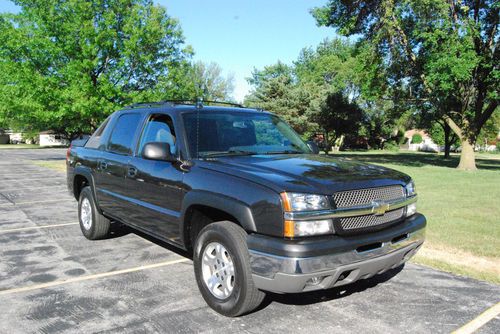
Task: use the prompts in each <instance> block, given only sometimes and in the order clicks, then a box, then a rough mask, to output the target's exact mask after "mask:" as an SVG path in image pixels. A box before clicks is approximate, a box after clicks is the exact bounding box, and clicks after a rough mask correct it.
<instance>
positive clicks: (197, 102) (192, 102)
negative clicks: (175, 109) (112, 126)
mask: <svg viewBox="0 0 500 334" xmlns="http://www.w3.org/2000/svg"><path fill="white" fill-rule="evenodd" d="M162 104H170V105H194V106H196V107H197V108H200V109H201V108H203V106H204V105H208V104H211V105H228V106H233V107H238V108H244V106H243V105H242V104H239V103H232V102H225V101H203V99H197V100H163V101H155V102H138V103H134V104H132V105H130V106H128V107H129V108H139V107H147V106H153V105H162Z"/></svg>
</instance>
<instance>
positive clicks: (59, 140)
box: [39, 130, 69, 146]
mask: <svg viewBox="0 0 500 334" xmlns="http://www.w3.org/2000/svg"><path fill="white" fill-rule="evenodd" d="M39 142H40V146H68V145H69V141H68V140H67V139H64V138H63V137H62V136H61V135H60V134H57V133H55V132H54V131H51V130H50V131H42V132H40V141H39Z"/></svg>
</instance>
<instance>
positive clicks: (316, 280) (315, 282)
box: [306, 276, 323, 285]
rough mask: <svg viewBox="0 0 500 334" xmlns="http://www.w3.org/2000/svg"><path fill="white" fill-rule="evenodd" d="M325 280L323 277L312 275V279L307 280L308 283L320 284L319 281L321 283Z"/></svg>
mask: <svg viewBox="0 0 500 334" xmlns="http://www.w3.org/2000/svg"><path fill="white" fill-rule="evenodd" d="M322 280H323V277H319V276H317V277H312V278H310V279H308V280H307V282H306V284H307V285H318V284H319V283H321V281H322Z"/></svg>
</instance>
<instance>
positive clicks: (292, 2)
mask: <svg viewBox="0 0 500 334" xmlns="http://www.w3.org/2000/svg"><path fill="white" fill-rule="evenodd" d="M155 1H156V2H158V3H160V4H161V5H163V6H165V7H166V8H167V12H168V13H169V15H171V16H173V17H176V18H177V19H179V21H180V24H181V27H182V29H183V31H184V36H185V37H186V43H187V44H189V45H191V46H192V47H193V48H194V51H195V53H196V54H195V57H194V58H195V60H201V61H203V62H212V61H213V62H216V63H218V64H219V65H221V67H222V68H223V69H224V71H225V73H226V74H229V73H231V74H233V76H234V79H235V90H234V97H235V99H236V100H237V101H240V102H241V101H242V100H243V98H244V97H245V95H246V94H247V93H248V91H249V89H250V87H249V85H248V83H247V82H246V78H247V77H249V76H250V74H251V72H252V69H253V68H254V67H255V68H259V69H260V68H262V67H264V66H265V65H270V64H273V63H275V62H276V61H278V60H281V61H282V62H285V63H288V64H291V63H292V61H294V60H295V59H296V58H297V56H298V55H299V52H300V50H301V49H302V48H303V47H308V46H316V45H317V44H318V43H319V42H321V41H322V40H324V39H325V38H327V37H328V38H331V37H333V36H334V34H335V33H334V31H333V30H332V29H328V28H319V27H317V26H316V23H315V21H314V19H313V17H312V16H311V14H309V9H311V8H313V7H316V6H321V5H323V4H325V3H326V2H327V0H239V1H235V0H155ZM17 10H18V9H17V8H16V7H15V6H14V5H13V4H12V3H11V2H10V1H8V0H0V12H15V11H17Z"/></svg>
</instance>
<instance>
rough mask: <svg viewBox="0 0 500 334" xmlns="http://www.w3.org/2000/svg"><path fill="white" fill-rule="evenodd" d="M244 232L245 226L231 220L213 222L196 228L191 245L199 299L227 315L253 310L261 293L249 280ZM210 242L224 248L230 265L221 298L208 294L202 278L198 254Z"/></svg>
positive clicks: (201, 255) (260, 297)
mask: <svg viewBox="0 0 500 334" xmlns="http://www.w3.org/2000/svg"><path fill="white" fill-rule="evenodd" d="M246 235H247V234H246V232H245V230H243V229H242V228H241V227H240V226H238V225H236V224H235V223H233V222H230V221H221V222H216V223H212V224H209V225H208V226H206V227H204V228H203V229H202V230H201V231H200V233H199V234H198V238H197V239H196V242H195V246H194V254H193V263H194V273H195V276H196V283H197V284H198V288H199V289H200V292H201V294H202V296H203V299H205V301H206V302H207V304H208V305H209V306H210V307H211V308H212V309H214V310H215V311H217V312H218V313H220V314H222V315H225V316H228V317H236V316H239V315H243V314H246V313H249V312H251V311H253V310H254V309H256V308H257V307H258V306H259V305H260V304H261V303H262V300H263V299H264V297H265V293H264V292H262V291H260V290H258V289H257V288H256V287H255V285H254V282H253V280H252V271H251V269H250V256H249V253H248V248H247V242H246ZM214 242H215V243H219V244H221V245H222V246H224V248H226V250H227V251H228V252H229V254H230V256H231V258H232V262H233V265H234V272H235V274H234V287H233V290H232V292H231V294H230V295H229V297H227V298H225V299H220V298H217V297H216V296H215V295H214V294H212V292H211V291H210V290H209V288H208V286H207V284H206V283H205V282H204V279H203V271H202V257H203V254H204V251H205V248H206V247H207V246H208V245H209V244H211V243H214ZM226 279H227V278H226Z"/></svg>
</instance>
